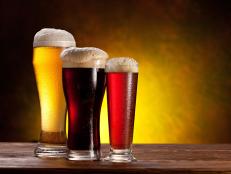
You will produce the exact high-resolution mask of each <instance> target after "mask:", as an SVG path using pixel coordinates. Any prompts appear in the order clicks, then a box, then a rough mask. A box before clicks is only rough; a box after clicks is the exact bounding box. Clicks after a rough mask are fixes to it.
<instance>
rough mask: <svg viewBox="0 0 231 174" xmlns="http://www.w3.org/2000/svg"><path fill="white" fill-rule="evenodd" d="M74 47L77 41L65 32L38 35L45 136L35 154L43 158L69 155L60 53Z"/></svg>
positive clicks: (38, 77)
mask: <svg viewBox="0 0 231 174" xmlns="http://www.w3.org/2000/svg"><path fill="white" fill-rule="evenodd" d="M67 36H68V37H67ZM70 46H75V41H74V38H73V36H72V35H71V34H70V33H68V32H66V31H64V30H56V29H43V30H40V31H39V32H38V33H37V34H36V35H35V39H34V49H33V66H34V71H35V77H36V82H37V88H38V94H39V100H40V107H41V133H40V140H39V144H38V146H37V148H36V149H35V155H36V156H39V157H60V156H65V155H66V152H67V149H66V134H65V124H66V123H65V120H66V102H65V98H64V94H63V87H62V61H61V59H60V53H61V52H62V50H63V49H64V48H66V47H70Z"/></svg>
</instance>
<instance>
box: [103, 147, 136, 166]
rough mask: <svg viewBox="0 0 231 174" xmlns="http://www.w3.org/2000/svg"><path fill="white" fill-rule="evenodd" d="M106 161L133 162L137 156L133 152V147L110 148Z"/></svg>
mask: <svg viewBox="0 0 231 174" xmlns="http://www.w3.org/2000/svg"><path fill="white" fill-rule="evenodd" d="M104 160H105V161H110V162H119V163H120V162H125V163H126V162H132V161H136V158H135V157H134V156H133V154H132V150H131V149H112V148H111V149H110V153H109V155H108V156H107V157H106V158H104Z"/></svg>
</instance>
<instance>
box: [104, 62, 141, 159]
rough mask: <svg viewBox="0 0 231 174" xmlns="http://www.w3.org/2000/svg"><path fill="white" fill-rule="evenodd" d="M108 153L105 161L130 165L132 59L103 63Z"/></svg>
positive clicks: (134, 82)
mask: <svg viewBox="0 0 231 174" xmlns="http://www.w3.org/2000/svg"><path fill="white" fill-rule="evenodd" d="M105 71H106V81H107V102H108V114H109V115H108V121H109V136H110V146H111V148H110V153H109V156H108V157H107V158H105V160H108V161H112V162H131V161H134V160H135V158H134V157H133V155H132V150H131V145H132V139H133V127H134V118H135V107H136V91H137V80H138V63H137V62H136V61H135V60H134V59H132V58H112V59H110V60H109V61H108V62H107V63H106V69H105Z"/></svg>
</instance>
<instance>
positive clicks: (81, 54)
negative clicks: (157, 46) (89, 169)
mask: <svg viewBox="0 0 231 174" xmlns="http://www.w3.org/2000/svg"><path fill="white" fill-rule="evenodd" d="M107 57H108V55H107V53H106V52H104V51H103V50H100V49H98V48H92V47H86V48H74V47H73V48H68V49H65V50H64V51H63V52H62V54H61V58H62V60H63V70H62V75H63V89H64V95H65V98H66V102H67V109H68V121H69V127H68V139H67V147H68V149H69V151H68V155H67V158H68V159H69V160H99V159H100V134H99V119H100V110H101V104H102V100H103V96H104V92H105V83H106V79H105V72H104V69H105V62H106V59H107Z"/></svg>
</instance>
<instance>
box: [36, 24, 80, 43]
mask: <svg viewBox="0 0 231 174" xmlns="http://www.w3.org/2000/svg"><path fill="white" fill-rule="evenodd" d="M41 46H52V47H74V46H76V44H75V39H74V37H73V35H72V34H71V33H69V32H67V31H65V30H60V29H55V28H44V29H42V30H40V31H38V32H37V33H36V34H35V36H34V43H33V47H41Z"/></svg>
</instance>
